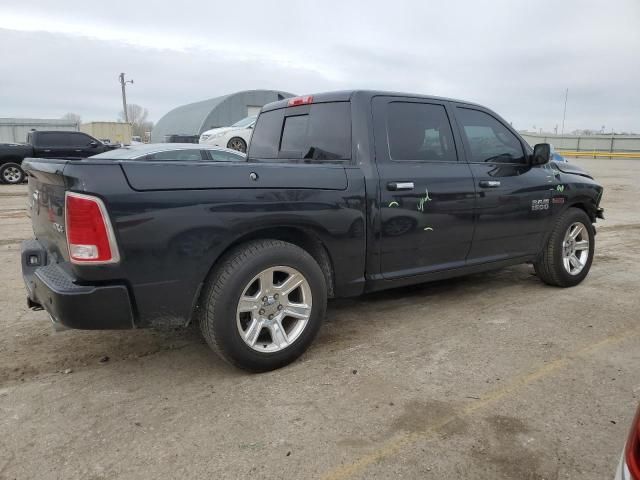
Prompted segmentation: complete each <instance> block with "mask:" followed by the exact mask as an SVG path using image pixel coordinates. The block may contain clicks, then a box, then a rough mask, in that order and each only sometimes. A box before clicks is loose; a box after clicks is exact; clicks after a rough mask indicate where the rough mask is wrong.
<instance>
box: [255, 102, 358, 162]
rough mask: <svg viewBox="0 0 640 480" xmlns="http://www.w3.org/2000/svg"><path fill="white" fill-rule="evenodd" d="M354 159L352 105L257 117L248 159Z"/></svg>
mask: <svg viewBox="0 0 640 480" xmlns="http://www.w3.org/2000/svg"><path fill="white" fill-rule="evenodd" d="M350 158H351V108H350V104H349V102H334V103H318V104H312V105H310V106H301V107H295V108H283V109H280V110H272V111H270V112H265V113H262V114H261V115H260V116H259V117H258V122H257V123H256V126H255V129H254V132H253V136H252V138H251V145H250V147H249V159H250V160H255V159H258V160H260V159H265V160H273V159H291V160H306V161H320V162H321V161H332V160H349V159H350Z"/></svg>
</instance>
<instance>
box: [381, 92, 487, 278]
mask: <svg viewBox="0 0 640 480" xmlns="http://www.w3.org/2000/svg"><path fill="white" fill-rule="evenodd" d="M373 118H374V136H375V151H376V166H377V169H378V175H379V182H380V183H379V192H380V197H379V198H380V268H381V273H382V275H383V277H384V278H388V279H393V278H399V277H406V276H411V275H419V274H424V273H430V272H434V271H438V270H445V269H450V268H456V267H461V266H463V265H464V264H465V259H466V256H467V253H468V252H469V249H470V246H471V239H472V236H473V207H474V196H475V189H474V182H473V178H472V176H471V171H470V169H469V165H467V163H466V162H464V161H459V159H458V155H457V149H456V143H455V141H454V136H453V132H452V129H451V124H450V121H449V116H448V114H447V108H446V104H445V103H444V102H432V101H428V100H422V99H411V98H400V97H375V98H374V100H373Z"/></svg>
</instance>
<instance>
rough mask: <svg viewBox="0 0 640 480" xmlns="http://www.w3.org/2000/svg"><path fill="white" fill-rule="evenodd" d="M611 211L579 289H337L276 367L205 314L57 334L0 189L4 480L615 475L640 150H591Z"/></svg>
mask: <svg viewBox="0 0 640 480" xmlns="http://www.w3.org/2000/svg"><path fill="white" fill-rule="evenodd" d="M576 163H578V164H581V165H583V166H585V167H587V168H588V169H589V170H591V171H592V172H593V173H594V174H595V175H596V177H597V178H598V180H599V181H601V182H602V183H603V184H604V185H605V195H604V199H603V206H604V207H605V209H606V215H607V220H606V221H604V222H599V223H598V234H597V237H596V243H597V246H596V258H595V261H594V264H593V267H592V270H591V273H590V275H589V276H588V278H587V279H586V281H585V282H583V283H582V284H581V285H580V286H578V287H575V288H572V289H557V288H552V287H548V286H545V285H544V284H542V283H541V282H540V281H539V280H538V279H537V277H535V276H534V275H533V269H532V268H531V267H530V266H526V265H522V266H517V267H513V268H507V269H502V270H498V271H495V272H491V273H487V274H479V275H472V276H468V277H464V278H460V279H455V280H449V281H443V282H437V283H431V284H424V285H419V286H415V287H410V288H402V289H397V290H392V291H387V292H382V293H378V294H372V295H367V296H365V297H361V298H357V299H350V300H341V301H333V302H331V303H330V305H329V310H328V318H327V323H326V324H325V325H324V327H323V329H322V331H321V333H320V335H319V338H318V339H317V341H316V342H315V344H314V345H313V346H312V348H311V349H310V350H309V351H308V352H307V353H306V354H305V355H304V356H303V357H302V358H301V359H300V360H299V361H297V362H296V363H294V364H292V365H291V366H289V367H287V368H284V369H281V370H278V371H275V372H271V373H267V374H262V375H250V374H246V373H244V372H241V371H239V370H236V369H233V368H231V367H229V366H227V365H226V364H224V363H223V362H222V361H220V360H218V358H217V357H216V356H215V355H213V354H212V353H211V352H210V351H209V349H208V348H207V346H206V345H205V344H204V342H203V341H202V340H201V338H200V336H199V335H198V333H197V331H195V330H194V329H187V330H177V331H151V330H140V331H120V332H86V331H65V332H61V333H54V332H53V331H52V330H51V327H50V326H49V323H48V319H47V315H46V314H45V313H44V312H31V311H29V310H28V309H27V308H26V305H25V294H24V289H23V285H22V279H21V275H20V265H19V241H20V240H22V239H24V238H28V237H30V236H31V229H30V224H29V221H28V219H27V217H26V215H25V212H24V206H25V204H26V193H25V192H26V188H25V187H24V186H19V187H10V186H0V265H1V266H2V268H1V269H0V280H1V285H2V289H1V290H0V311H1V312H2V315H1V317H0V478H2V479H5V478H7V479H9V478H11V479H13V478H17V479H32V478H61V479H62V478H64V479H113V478H131V479H161V478H229V479H231V478H234V479H235V478H268V479H281V478H286V479H292V478H295V479H304V478H322V479H347V478H349V479H352V478H353V479H357V478H360V479H376V478H381V479H382V478H384V479H387V478H420V479H443V478H471V479H488V478H491V479H507V478H508V479H556V478H572V479H573V478H576V479H578V478H579V479H581V480H585V479H603V478H611V477H612V476H613V474H614V471H615V465H616V463H617V461H618V458H619V455H620V451H621V448H622V446H623V444H624V440H625V437H626V434H627V431H628V427H629V422H630V421H631V418H632V416H633V414H634V411H635V407H636V404H637V402H638V393H639V392H640V371H639V369H638V362H639V361H640V350H639V349H638V348H637V346H638V343H639V341H640V324H639V322H638V318H639V313H638V312H639V311H640V295H639V294H638V291H639V290H640V266H639V265H640V263H639V262H640V209H638V206H637V203H638V198H640V188H639V187H638V185H639V184H640V161H634V160H606V159H600V160H584V159H583V160H576Z"/></svg>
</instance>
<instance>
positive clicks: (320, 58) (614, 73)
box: [0, 0, 640, 132]
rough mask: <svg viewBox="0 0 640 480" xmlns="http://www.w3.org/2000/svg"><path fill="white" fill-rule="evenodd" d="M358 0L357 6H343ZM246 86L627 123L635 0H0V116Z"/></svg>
mask: <svg viewBox="0 0 640 480" xmlns="http://www.w3.org/2000/svg"><path fill="white" fill-rule="evenodd" d="M356 3H357V5H356ZM120 72H126V74H127V77H128V78H132V79H134V81H135V83H134V85H132V86H130V87H129V88H128V100H129V102H131V103H137V104H140V105H142V106H144V107H146V108H148V109H149V113H150V118H151V119H152V120H158V119H159V118H160V117H161V116H162V115H164V114H165V113H166V112H167V111H169V110H170V109H172V108H174V107H176V106H179V105H182V104H185V103H190V102H194V101H198V100H204V99H206V98H211V97H216V96H219V95H224V94H227V93H231V92H235V91H238V90H245V89H260V88H265V89H279V90H285V91H289V92H293V93H299V94H303V93H312V92H317V91H326V90H336V89H344V88H368V89H385V90H397V91H406V92H414V93H423V94H433V95H441V96H449V97H454V98H461V99H465V100H471V101H475V102H478V103H482V104H484V105H486V106H488V107H490V108H493V109H494V110H496V111H497V112H498V113H500V114H501V115H502V116H503V117H505V118H506V119H507V120H509V121H511V122H513V125H514V126H515V127H516V128H518V129H529V130H531V129H532V128H533V127H534V126H536V127H537V128H543V129H545V130H548V131H552V130H553V128H554V127H555V126H556V124H558V125H559V124H560V123H561V122H562V110H563V103H564V92H565V88H569V101H568V107H567V119H566V123H565V131H571V130H574V129H578V128H592V129H600V128H601V127H602V126H603V125H604V126H605V128H606V130H607V131H611V129H612V128H613V129H615V130H617V131H623V130H634V131H636V132H640V91H639V90H640V0H611V1H609V2H605V1H598V2H596V1H590V0H553V1H550V0H535V1H534V0H531V1H518V0H495V1H488V0H485V1H482V0H465V1H463V0H458V1H456V0H448V1H442V0H437V1H426V0H412V1H409V0H387V1H384V2H382V1H378V0H368V1H361V2H355V1H353V2H352V1H348V0H338V1H336V0H322V1H291V0H286V1H283V0H281V1H275V0H274V1H268V0H262V1H260V0H258V1H254V0H244V1H235V2H231V1H225V2H221V1H215V0H206V1H192V0H182V1H180V2H158V1H157V0H156V1H148V0H135V1H123V0H110V1H108V2H105V1H100V2H97V1H95V2H94V1H87V0H57V1H55V2H52V1H50V0H2V2H1V3H0V117H39V118H57V117H60V116H61V115H63V114H65V113H66V112H75V113H78V114H80V115H81V116H82V119H83V121H91V120H115V119H116V118H117V115H118V112H119V111H120V110H121V98H120V86H119V83H118V74H119V73H120Z"/></svg>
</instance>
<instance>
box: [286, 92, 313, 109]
mask: <svg viewBox="0 0 640 480" xmlns="http://www.w3.org/2000/svg"><path fill="white" fill-rule="evenodd" d="M310 103H313V96H312V95H305V96H304V97H293V98H290V99H289V101H288V102H287V106H288V107H297V106H298V105H308V104H310Z"/></svg>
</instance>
